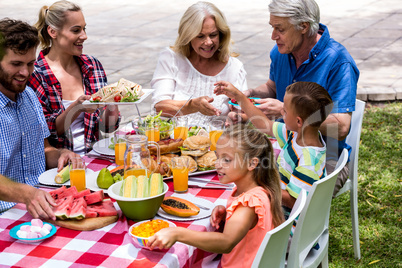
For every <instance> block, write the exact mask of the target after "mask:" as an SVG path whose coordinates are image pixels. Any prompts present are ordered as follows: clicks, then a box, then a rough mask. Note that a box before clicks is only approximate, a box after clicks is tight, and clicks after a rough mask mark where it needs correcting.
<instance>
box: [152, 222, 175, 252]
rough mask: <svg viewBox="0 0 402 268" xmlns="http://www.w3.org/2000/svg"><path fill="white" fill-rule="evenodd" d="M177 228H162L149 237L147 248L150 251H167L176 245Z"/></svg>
mask: <svg viewBox="0 0 402 268" xmlns="http://www.w3.org/2000/svg"><path fill="white" fill-rule="evenodd" d="M176 230H177V227H169V228H163V229H161V230H159V231H158V232H157V233H156V234H154V235H153V236H151V237H150V238H149V240H148V243H147V247H149V248H150V249H151V250H153V249H154V248H159V249H169V248H171V247H172V246H173V245H174V243H176V241H177V239H176V232H175V231H176Z"/></svg>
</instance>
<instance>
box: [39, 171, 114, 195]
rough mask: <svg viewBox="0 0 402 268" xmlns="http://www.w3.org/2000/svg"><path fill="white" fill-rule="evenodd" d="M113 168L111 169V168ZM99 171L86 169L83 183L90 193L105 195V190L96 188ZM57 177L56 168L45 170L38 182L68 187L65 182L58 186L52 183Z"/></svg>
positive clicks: (67, 182)
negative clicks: (100, 191)
mask: <svg viewBox="0 0 402 268" xmlns="http://www.w3.org/2000/svg"><path fill="white" fill-rule="evenodd" d="M111 168H113V167H111ZM98 174H99V171H97V172H95V171H93V170H91V169H88V168H87V169H86V170H85V183H86V187H87V188H88V189H90V190H92V191H99V190H103V191H104V192H105V193H107V190H106V189H101V188H99V187H98V185H97V184H96V179H97V177H98ZM56 175H57V168H52V169H49V170H46V171H45V172H43V173H42V174H40V176H39V182H40V183H41V184H44V185H50V186H60V187H61V186H63V185H65V186H70V181H69V180H68V181H66V182H65V183H62V184H59V183H56V182H55V181H54V177H56Z"/></svg>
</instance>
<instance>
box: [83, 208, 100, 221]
mask: <svg viewBox="0 0 402 268" xmlns="http://www.w3.org/2000/svg"><path fill="white" fill-rule="evenodd" d="M96 217H98V212H96V210H94V209H92V208H91V207H87V211H86V214H85V218H96Z"/></svg>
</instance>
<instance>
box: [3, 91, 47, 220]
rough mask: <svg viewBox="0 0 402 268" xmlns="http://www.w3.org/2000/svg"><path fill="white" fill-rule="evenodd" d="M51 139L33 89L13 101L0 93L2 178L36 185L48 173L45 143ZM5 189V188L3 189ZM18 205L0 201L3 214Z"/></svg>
mask: <svg viewBox="0 0 402 268" xmlns="http://www.w3.org/2000/svg"><path fill="white" fill-rule="evenodd" d="M49 135H50V132H49V129H48V127H47V124H46V121H45V117H44V115H43V111H42V107H41V106H40V104H39V100H38V98H37V97H36V95H35V93H34V92H33V91H32V89H31V88H29V87H27V88H26V89H25V90H24V91H23V92H22V93H20V94H18V96H17V101H16V102H14V101H11V100H10V99H9V98H8V97H6V96H5V95H4V94H3V93H1V92H0V174H1V175H3V176H6V177H8V178H10V179H12V180H14V181H16V182H20V183H25V184H29V185H35V184H36V183H38V177H39V175H40V174H41V173H43V172H44V171H45V168H46V162H45V147H44V146H45V145H44V139H45V138H46V137H48V136H49ZM0 187H1V186H0ZM14 205H15V203H10V202H4V201H0V213H1V212H3V211H5V210H7V209H9V208H11V207H12V206H14Z"/></svg>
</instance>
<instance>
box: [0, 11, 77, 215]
mask: <svg viewBox="0 0 402 268" xmlns="http://www.w3.org/2000/svg"><path fill="white" fill-rule="evenodd" d="M38 44H39V39H38V32H37V30H36V29H35V28H33V27H32V26H30V25H28V24H27V23H24V22H22V21H17V20H11V19H2V20H0V199H1V200H4V201H0V213H1V212H3V211H5V210H7V209H9V208H11V207H12V206H14V205H15V203H13V202H21V203H25V204H26V206H27V210H28V211H29V213H30V214H31V215H32V216H33V217H35V218H38V217H40V218H44V219H46V218H51V219H55V216H54V213H53V211H52V208H51V206H54V205H56V204H55V203H54V201H53V199H52V197H51V196H50V195H49V193H47V192H45V191H42V190H38V189H36V188H34V187H32V185H35V184H36V183H38V177H39V175H40V174H41V173H43V172H44V171H45V169H46V167H47V168H53V167H56V166H57V167H58V169H59V170H61V169H62V167H63V166H64V165H65V164H66V163H67V162H68V160H69V159H71V158H72V157H79V156H78V155H77V154H74V153H73V152H71V151H69V150H58V149H56V148H54V147H52V146H50V144H49V142H48V141H47V139H46V138H47V137H48V136H49V135H50V133H49V129H48V127H47V124H46V121H45V118H44V115H43V112H42V107H41V106H40V104H39V101H38V98H37V97H36V95H35V93H34V92H33V91H32V89H31V88H29V87H26V84H27V81H28V79H29V77H30V75H31V73H32V72H33V68H34V62H35V56H36V47H37V45H38ZM5 201H8V202H5Z"/></svg>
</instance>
